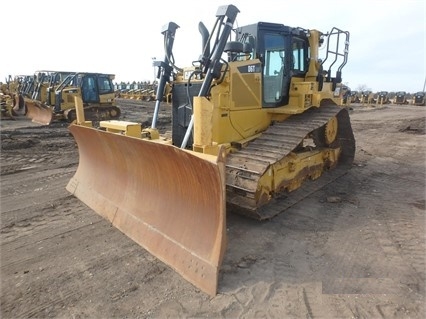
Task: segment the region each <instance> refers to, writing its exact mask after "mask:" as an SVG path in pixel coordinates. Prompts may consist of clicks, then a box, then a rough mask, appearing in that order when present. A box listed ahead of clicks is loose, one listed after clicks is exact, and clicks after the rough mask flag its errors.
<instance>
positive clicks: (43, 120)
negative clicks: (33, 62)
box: [25, 71, 121, 125]
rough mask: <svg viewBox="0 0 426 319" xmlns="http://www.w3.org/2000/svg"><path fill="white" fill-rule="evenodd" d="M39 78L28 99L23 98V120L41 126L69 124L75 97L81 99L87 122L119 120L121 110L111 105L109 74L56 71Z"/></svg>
mask: <svg viewBox="0 0 426 319" xmlns="http://www.w3.org/2000/svg"><path fill="white" fill-rule="evenodd" d="M41 74H42V76H41V77H40V76H39V77H37V79H38V80H37V83H36V84H35V85H34V90H33V93H32V95H31V97H28V96H27V97H25V104H26V106H27V109H28V112H27V117H29V118H30V119H32V120H33V122H37V123H40V124H44V125H48V124H50V123H51V122H52V121H53V120H66V121H68V122H73V121H74V120H75V119H76V110H75V104H74V99H75V97H80V98H81V99H82V101H83V108H84V113H85V117H86V118H87V119H88V120H92V121H100V120H109V119H118V118H119V117H120V114H121V110H120V108H119V107H118V106H117V105H116V102H115V92H114V84H113V82H112V81H113V80H114V78H115V76H114V75H113V74H103V73H88V72H57V71H51V72H50V73H47V72H41ZM58 79H59V80H60V81H58Z"/></svg>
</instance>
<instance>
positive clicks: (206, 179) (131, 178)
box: [66, 124, 226, 296]
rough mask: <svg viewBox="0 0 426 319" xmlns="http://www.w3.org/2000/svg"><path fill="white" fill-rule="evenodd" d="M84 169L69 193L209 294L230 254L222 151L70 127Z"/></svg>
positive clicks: (69, 184)
mask: <svg viewBox="0 0 426 319" xmlns="http://www.w3.org/2000/svg"><path fill="white" fill-rule="evenodd" d="M69 130H70V131H71V133H72V134H73V136H74V138H75V140H76V142H77V145H78V150H79V157H80V158H79V165H78V168H77V171H76V173H75V175H74V177H73V178H72V179H71V180H70V181H69V183H68V185H67V187H66V189H67V190H68V191H69V192H70V193H72V194H74V196H76V197H77V198H79V199H80V200H81V201H82V202H83V203H85V204H86V205H87V206H89V207H90V208H92V209H93V210H94V211H95V212H96V213H98V214H99V215H101V216H103V217H104V218H106V219H107V220H108V221H110V222H111V223H112V225H113V226H115V227H116V228H118V229H119V230H120V231H121V232H123V233H124V234H125V235H127V236H128V237H130V238H131V239H132V240H134V241H135V242H136V243H138V244H139V245H141V246H142V247H144V248H145V249H146V250H147V251H149V252H150V253H151V254H152V255H154V256H155V257H157V258H158V259H160V260H161V261H163V262H164V263H165V264H167V265H169V266H170V267H172V268H173V269H174V270H175V271H177V272H178V273H179V274H180V275H181V276H182V277H183V278H185V279H186V280H187V281H189V282H190V283H192V284H193V285H195V286H196V287H198V288H199V289H200V290H202V291H204V292H206V293H207V294H209V295H211V296H214V295H216V293H217V285H218V273H219V268H220V265H221V263H222V259H223V255H224V252H225V250H226V198H225V196H226V195H225V176H224V175H225V152H224V150H221V151H220V152H219V155H218V156H212V155H203V154H199V155H196V153H195V152H190V151H186V150H183V149H180V148H177V147H175V146H172V145H170V144H164V143H160V142H154V141H149V140H143V139H140V138H134V137H130V136H125V135H121V134H117V133H112V132H107V131H102V130H98V129H94V128H89V127H85V126H80V125H75V124H72V125H70V127H69Z"/></svg>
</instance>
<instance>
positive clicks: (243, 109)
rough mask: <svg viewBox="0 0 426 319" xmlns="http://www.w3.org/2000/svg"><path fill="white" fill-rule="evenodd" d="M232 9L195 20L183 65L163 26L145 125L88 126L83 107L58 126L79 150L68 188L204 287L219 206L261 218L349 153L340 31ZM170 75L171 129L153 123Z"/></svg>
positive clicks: (222, 241)
mask: <svg viewBox="0 0 426 319" xmlns="http://www.w3.org/2000/svg"><path fill="white" fill-rule="evenodd" d="M238 13H239V10H238V8H237V7H235V6H234V5H225V6H221V7H219V8H218V11H217V13H216V17H217V20H216V23H215V24H214V26H213V28H212V30H211V31H210V32H209V31H208V29H207V28H206V27H205V25H204V24H203V23H202V22H200V23H199V30H200V33H201V38H202V40H201V42H202V45H201V47H202V52H201V55H198V54H197V53H194V56H198V57H199V58H198V60H197V62H196V63H193V64H192V65H191V66H189V67H184V68H181V67H178V66H176V64H175V61H174V58H173V43H174V40H175V34H176V30H177V29H178V28H179V26H178V25H177V24H176V23H174V22H170V23H168V24H167V25H165V26H164V27H163V29H162V32H161V33H162V34H163V36H164V44H165V59H164V61H156V66H157V67H158V76H157V77H158V79H159V83H158V87H157V94H156V96H157V100H156V102H155V108H154V116H153V119H152V123H151V126H150V127H142V126H141V124H140V123H136V122H125V121H101V122H100V123H99V125H97V124H96V126H95V125H93V123H92V122H91V121H86V120H85V119H84V118H82V116H78V118H77V121H76V123H74V124H72V125H70V127H69V129H70V131H71V133H72V134H73V136H74V138H75V140H76V142H77V145H78V149H79V156H80V158H79V165H78V168H77V171H76V173H75V175H74V176H73V177H72V179H71V180H70V181H69V183H68V185H67V190H68V191H69V192H71V193H72V194H74V195H75V196H76V197H77V198H79V199H80V200H81V201H82V202H83V203H85V204H86V205H88V206H89V207H90V208H92V209H93V210H94V211H95V212H96V213H98V214H100V215H101V216H103V217H104V218H106V219H107V220H109V221H110V222H111V223H112V225H113V226H115V227H117V228H118V229H119V230H121V231H122V232H123V233H124V234H126V235H127V236H129V237H130V238H131V239H133V240H134V241H135V242H137V243H138V244H139V245H141V246H142V247H144V248H145V249H146V250H148V251H149V252H150V253H152V254H153V255H154V256H156V257H157V258H159V259H160V260H162V261H163V262H165V263H166V264H168V265H169V266H170V267H172V268H173V269H174V270H176V271H177V272H178V273H179V274H181V275H182V276H183V277H184V278H185V279H186V280H188V281H189V282H191V283H192V284H194V285H195V286H196V287H198V288H199V289H201V290H202V291H204V292H206V293H208V294H210V295H215V294H216V293H217V289H218V274H219V270H220V266H221V263H222V259H223V256H224V254H225V251H226V214H227V213H239V214H243V215H245V216H247V217H249V218H254V219H258V220H265V219H271V218H273V217H274V216H276V215H277V214H280V213H282V212H283V211H285V210H286V209H287V208H289V207H290V206H292V205H294V204H295V203H297V202H299V201H300V200H301V199H303V198H305V197H306V196H308V195H309V194H312V192H314V191H316V190H318V189H319V188H321V187H323V186H324V185H326V184H328V183H331V182H332V181H333V180H335V179H336V178H338V177H339V176H342V174H345V173H346V172H347V171H348V169H350V167H351V166H352V162H353V158H354V153H355V139H354V135H353V131H352V128H351V123H350V118H349V113H348V110H347V108H344V107H341V106H340V105H339V103H340V102H341V101H342V99H341V97H340V96H339V94H335V93H336V91H337V92H339V91H340V88H341V85H342V84H341V83H342V77H341V75H342V73H341V71H342V68H343V66H344V65H345V64H346V63H347V58H348V47H349V32H347V31H342V30H340V29H338V28H335V27H334V28H332V29H331V31H330V32H327V33H322V32H320V31H318V30H308V29H302V28H293V27H289V26H285V25H283V24H278V23H269V22H258V23H254V24H251V25H247V26H240V27H236V28H234V22H235V19H236V17H237V14H238ZM322 45H325V46H326V50H323V52H325V57H322V58H320V57H319V47H320V46H322ZM327 66H328V67H327ZM169 81H170V82H171V85H172V134H171V138H167V137H163V136H162V135H160V133H159V131H158V129H157V127H156V122H157V117H158V112H159V104H160V98H159V97H162V96H163V93H164V89H165V86H166V84H167V83H169ZM78 104H81V103H77V105H78ZM79 109H81V108H80V107H77V110H79ZM77 114H82V113H81V112H80V113H79V112H77ZM117 190H119V191H117ZM260 227H261V226H260Z"/></svg>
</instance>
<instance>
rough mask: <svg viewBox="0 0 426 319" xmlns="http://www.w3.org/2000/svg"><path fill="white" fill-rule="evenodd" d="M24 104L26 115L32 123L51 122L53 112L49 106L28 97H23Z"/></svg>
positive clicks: (47, 123) (45, 123) (44, 123)
mask: <svg viewBox="0 0 426 319" xmlns="http://www.w3.org/2000/svg"><path fill="white" fill-rule="evenodd" d="M25 105H26V106H27V114H26V115H27V117H28V118H30V119H31V120H32V121H33V122H34V123H39V124H43V125H49V124H50V123H51V122H52V119H53V112H52V109H51V108H50V107H48V106H46V105H43V104H42V103H41V102H39V101H35V100H30V99H25Z"/></svg>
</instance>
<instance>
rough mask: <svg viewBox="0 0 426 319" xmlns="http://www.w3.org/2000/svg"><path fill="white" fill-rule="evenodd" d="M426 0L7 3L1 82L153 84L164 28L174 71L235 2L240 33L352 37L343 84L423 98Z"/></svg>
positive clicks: (52, 0) (26, 0)
mask: <svg viewBox="0 0 426 319" xmlns="http://www.w3.org/2000/svg"><path fill="white" fill-rule="evenodd" d="M425 3H426V1H424V0H369V1H366V0H357V1H343V0H340V1H334V0H333V1H331V0H329V1H327V0H322V1H314V0H312V1H303V0H298V1H287V0H262V1H258V2H252V1H247V0H234V1H230V2H226V1H223V0H220V1H218V0H210V1H203V0H185V1H175V0H162V1H158V2H155V1H154V2H153V1H141V0H139V1H138V0H120V1H111V0H103V1H98V0H96V1H90V0H73V1H68V2H63V1H55V0H39V1H34V0H16V1H4V2H3V4H2V19H1V20H0V24H1V29H2V30H3V32H2V34H3V36H2V49H1V57H0V81H4V80H5V77H6V76H7V75H9V74H10V75H12V76H14V75H19V74H34V72H35V71H37V70H60V71H82V72H101V73H113V74H115V75H116V81H117V82H120V81H125V82H127V81H145V80H149V81H153V80H154V74H155V73H154V68H153V67H152V61H153V58H156V59H157V60H162V59H163V57H164V51H163V35H162V34H161V28H162V26H163V25H165V24H167V23H168V22H170V21H173V22H175V23H177V24H178V25H179V26H180V28H179V29H178V30H177V31H176V38H175V42H174V56H175V61H176V64H177V66H179V67H184V66H189V65H190V64H191V62H192V61H193V60H196V59H197V58H198V57H199V55H200V53H201V36H200V34H199V32H198V22H199V21H202V22H203V23H204V24H205V25H206V27H207V29H209V30H210V29H211V28H212V26H213V23H214V22H215V19H216V18H215V16H216V11H217V8H218V7H219V6H221V5H226V4H233V5H235V6H236V7H237V8H238V9H239V10H240V13H239V14H238V16H237V21H236V24H237V25H238V26H242V25H246V24H252V23H255V22H258V21H265V22H275V23H282V24H285V25H288V26H292V27H302V28H305V29H317V30H320V31H322V32H324V33H326V32H327V31H330V30H331V29H332V27H338V28H339V29H343V30H345V31H349V32H350V47H349V58H348V63H347V65H346V66H345V68H344V69H343V72H342V74H343V82H344V83H346V84H348V85H349V87H350V88H351V89H352V90H356V89H357V88H359V87H360V86H366V87H368V88H370V89H372V90H373V91H375V92H377V91H382V90H385V91H407V92H416V91H422V90H423V87H424V85H425V76H426V72H425V63H426V62H425V61H426V57H425V41H426V40H425V39H426V34H425V33H426V31H425V30H426V12H425V11H426V5H425Z"/></svg>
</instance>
